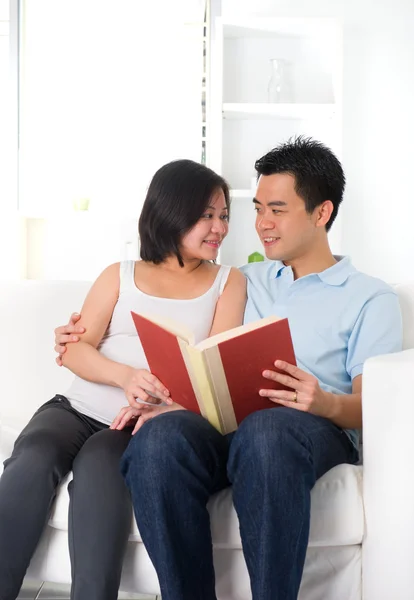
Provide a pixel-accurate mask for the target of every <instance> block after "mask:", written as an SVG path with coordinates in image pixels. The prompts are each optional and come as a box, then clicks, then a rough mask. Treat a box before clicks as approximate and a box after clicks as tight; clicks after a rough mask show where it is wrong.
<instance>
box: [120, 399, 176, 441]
mask: <svg viewBox="0 0 414 600" xmlns="http://www.w3.org/2000/svg"><path fill="white" fill-rule="evenodd" d="M174 410H185V409H184V408H183V407H182V406H180V405H179V404H176V403H175V402H174V403H173V404H172V405H171V406H148V405H143V407H142V408H133V407H131V406H126V407H125V408H121V410H120V411H119V414H118V416H117V417H115V419H114V420H113V421H112V424H111V426H110V427H109V429H117V430H118V431H120V430H121V429H124V427H132V426H133V425H134V423H135V427H134V429H133V430H132V435H135V434H136V432H137V431H138V430H139V429H141V427H142V426H143V424H144V423H146V422H147V421H149V420H150V419H153V418H154V417H157V416H158V415H162V414H163V413H166V412H172V411H174Z"/></svg>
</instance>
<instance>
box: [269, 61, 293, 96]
mask: <svg viewBox="0 0 414 600" xmlns="http://www.w3.org/2000/svg"><path fill="white" fill-rule="evenodd" d="M270 67H271V72H270V78H269V83H268V86H267V101H268V102H271V103H272V102H278V103H280V102H283V103H290V102H293V90H292V77H291V63H289V62H288V61H286V60H284V59H282V58H271V59H270Z"/></svg>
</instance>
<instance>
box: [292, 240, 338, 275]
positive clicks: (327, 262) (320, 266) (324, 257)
mask: <svg viewBox="0 0 414 600" xmlns="http://www.w3.org/2000/svg"><path fill="white" fill-rule="evenodd" d="M336 262H337V260H336V258H335V257H334V255H333V254H332V252H331V250H330V248H329V247H328V248H327V249H325V251H324V252H315V253H307V254H305V255H304V256H301V257H298V258H296V259H293V260H291V261H286V262H285V263H284V264H285V265H286V266H290V267H292V271H293V275H294V278H295V279H299V278H300V277H305V276H306V275H310V274H311V273H322V271H325V270H326V269H329V267H333V265H335V264H336Z"/></svg>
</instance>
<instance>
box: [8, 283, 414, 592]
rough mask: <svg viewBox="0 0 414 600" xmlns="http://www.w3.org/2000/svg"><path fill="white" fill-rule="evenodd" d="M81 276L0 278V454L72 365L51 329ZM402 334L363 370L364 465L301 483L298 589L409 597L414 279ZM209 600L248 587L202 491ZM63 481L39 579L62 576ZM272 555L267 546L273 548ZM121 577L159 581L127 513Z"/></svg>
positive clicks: (216, 501)
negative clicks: (213, 584) (396, 345)
mask: <svg viewBox="0 0 414 600" xmlns="http://www.w3.org/2000/svg"><path fill="white" fill-rule="evenodd" d="M88 287H89V285H88V284H87V283H83V282H34V281H22V282H19V283H9V284H0V315H1V319H2V326H1V344H0V365H1V396H0V420H1V426H0V427H1V428H0V462H2V461H3V460H4V459H5V458H6V457H7V456H9V455H10V453H11V451H12V446H13V442H14V440H15V438H16V436H17V434H18V432H19V431H20V429H21V428H22V426H23V425H24V424H25V423H26V422H27V421H28V419H29V418H30V416H31V415H32V413H33V412H34V411H35V409H36V408H37V407H38V406H39V405H40V404H42V403H43V402H45V401H46V400H48V399H50V398H51V397H52V396H53V395H54V394H55V393H57V392H61V393H64V391H65V389H66V387H67V386H68V383H69V381H70V379H71V377H72V376H71V374H70V373H69V372H67V371H65V369H63V368H59V367H57V365H56V364H55V361H54V359H55V355H54V352H53V337H54V336H53V329H54V327H55V326H56V325H58V324H61V323H65V322H66V321H67V318H68V316H69V314H70V313H71V312H72V311H73V310H80V308H81V304H82V300H83V297H84V296H85V294H86V291H87V289H88ZM397 289H398V292H399V295H400V299H401V305H402V308H403V313H404V328H405V329H404V331H405V340H404V345H405V348H406V350H405V351H404V352H402V353H400V354H397V355H389V356H383V357H378V358H375V359H371V360H370V361H368V362H367V364H366V367H365V370H364V385H363V401H364V467H361V466H347V465H340V466H338V467H336V468H335V469H333V470H332V471H330V472H329V473H327V474H326V475H325V476H324V477H323V478H322V479H321V480H320V481H319V482H318V483H317V484H316V486H315V488H314V490H313V492H312V519H311V534H310V543H309V549H308V554H307V560H306V565H305V571H304V576H303V582H302V586H301V592H300V600H361V599H362V598H364V600H409V599H412V598H414V485H413V481H414V470H413V468H412V460H413V458H414V435H413V430H414V350H413V349H411V350H409V349H408V348H414V284H411V285H408V284H407V285H403V286H398V288H397ZM0 472H1V469H0ZM210 512H211V523H212V532H213V541H214V555H215V565H216V574H217V592H218V597H219V599H220V600H230V599H231V600H248V599H249V598H251V593H250V586H249V579H248V575H247V570H246V566H245V563H244V559H243V554H242V551H241V543H240V536H239V530H238V521H237V517H236V514H235V512H234V509H233V506H232V502H231V492H230V490H226V491H224V492H222V493H220V494H218V495H217V496H216V497H215V498H213V499H212V501H211V503H210ZM67 513H68V493H67V481H65V482H64V483H63V484H62V486H61V488H60V490H59V492H58V496H57V500H56V502H55V505H54V508H53V511H52V514H51V515H50V520H49V524H48V526H47V527H46V530H45V532H44V534H43V537H42V539H41V541H40V543H39V546H38V549H37V551H36V554H35V556H34V557H33V560H32V562H31V565H30V568H29V574H28V575H29V576H30V577H32V578H33V579H37V580H39V581H53V582H58V583H69V582H70V564H69V553H68V547H67ZM275 560H277V557H275ZM121 589H122V590H123V591H126V592H138V593H143V594H145V593H148V594H157V593H159V587H158V581H157V577H156V574H155V571H154V569H153V567H152V564H151V562H150V560H149V558H148V556H147V553H146V551H145V548H144V546H143V544H142V542H141V540H140V536H139V532H138V531H137V529H136V526H135V524H134V523H132V524H131V536H130V542H129V544H128V551H127V556H126V559H125V563H124V570H123V576H122V584H121Z"/></svg>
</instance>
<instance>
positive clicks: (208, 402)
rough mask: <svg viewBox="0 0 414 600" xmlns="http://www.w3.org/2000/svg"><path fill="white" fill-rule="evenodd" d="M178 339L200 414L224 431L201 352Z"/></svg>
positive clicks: (220, 430) (218, 429)
mask: <svg viewBox="0 0 414 600" xmlns="http://www.w3.org/2000/svg"><path fill="white" fill-rule="evenodd" d="M177 339H178V338H177ZM178 341H179V344H180V348H181V352H182V355H183V358H184V362H185V366H186V368H187V371H188V374H189V376H190V380H191V384H192V386H193V390H194V393H195V396H196V398H197V402H198V406H199V408H200V412H201V414H202V416H203V417H204V418H205V419H207V420H208V421H209V423H211V425H213V427H215V428H216V429H217V431H219V432H220V433H225V431H224V428H223V423H222V420H221V414H220V411H219V410H218V408H217V402H216V398H215V397H214V393H213V386H212V384H211V381H210V378H209V375H208V372H207V368H206V364H205V361H204V357H203V354H202V352H200V350H197V349H196V348H194V347H193V346H189V345H188V344H186V343H185V342H184V341H182V340H180V339H178Z"/></svg>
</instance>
